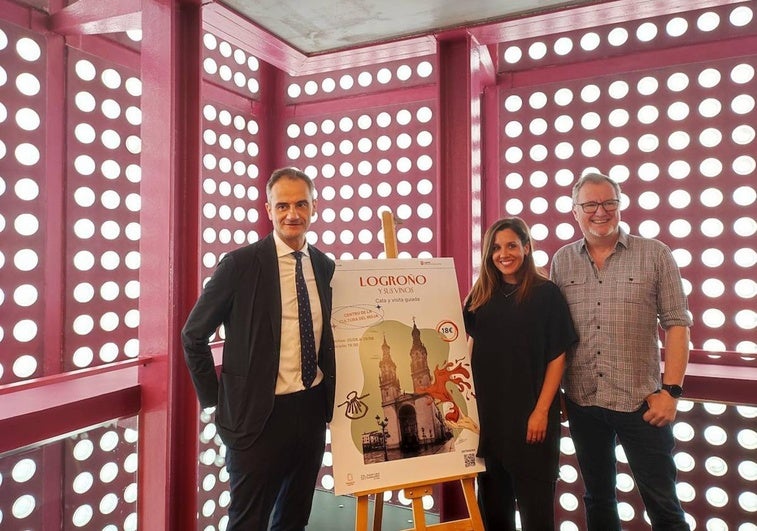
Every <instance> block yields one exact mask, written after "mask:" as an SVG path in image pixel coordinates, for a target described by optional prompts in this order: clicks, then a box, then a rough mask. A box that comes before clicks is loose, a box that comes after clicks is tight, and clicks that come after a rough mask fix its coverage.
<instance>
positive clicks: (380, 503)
mask: <svg viewBox="0 0 757 531" xmlns="http://www.w3.org/2000/svg"><path fill="white" fill-rule="evenodd" d="M383 517H384V493H383V492H377V493H375V494H374V495H373V531H381V519H382V518H383Z"/></svg>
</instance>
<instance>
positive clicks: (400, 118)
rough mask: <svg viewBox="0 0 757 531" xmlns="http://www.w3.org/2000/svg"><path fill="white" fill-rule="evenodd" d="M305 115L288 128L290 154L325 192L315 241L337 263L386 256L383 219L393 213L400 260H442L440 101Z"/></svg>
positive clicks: (312, 236) (311, 237) (313, 236)
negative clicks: (439, 256)
mask: <svg viewBox="0 0 757 531" xmlns="http://www.w3.org/2000/svg"><path fill="white" fill-rule="evenodd" d="M377 103H378V102H377ZM315 108H316V107H313V109H315ZM302 114H304V113H298V115H299V116H297V117H296V118H292V119H290V120H289V121H288V122H287V129H286V131H287V136H288V144H287V149H286V153H287V159H288V163H289V164H291V165H293V166H298V167H300V168H301V169H303V170H304V171H305V172H306V173H307V174H308V175H309V176H310V177H311V178H313V179H314V181H315V184H316V188H317V190H318V193H319V196H318V218H317V220H316V221H314V223H313V225H312V226H311V231H310V233H309V234H308V241H309V242H310V243H311V244H315V245H316V246H318V247H319V248H321V249H322V250H325V251H326V252H328V253H330V254H331V255H332V256H334V257H337V258H378V257H383V256H385V255H384V251H383V233H382V231H381V213H382V212H383V211H384V210H386V209H390V210H392V212H394V215H395V218H396V219H397V220H398V223H399V225H398V227H397V240H398V244H399V251H400V252H399V255H400V257H409V256H417V257H430V256H435V255H436V252H435V251H436V235H437V234H436V230H437V216H438V212H437V210H438V206H437V205H438V203H437V195H436V188H437V173H438V168H437V167H436V162H435V161H436V160H437V155H436V152H437V149H438V148H437V142H436V139H435V135H436V130H437V116H436V104H435V102H434V101H429V100H422V101H407V102H404V103H401V104H396V103H390V102H385V103H383V104H382V105H380V106H377V107H376V108H370V109H364V110H349V111H344V112H329V113H327V114H320V113H318V114H313V115H308V116H302Z"/></svg>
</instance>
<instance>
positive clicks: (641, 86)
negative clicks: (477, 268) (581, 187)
mask: <svg viewBox="0 0 757 531" xmlns="http://www.w3.org/2000/svg"><path fill="white" fill-rule="evenodd" d="M737 10H738V11H737ZM744 10H746V8H745V7H744V6H740V7H737V8H734V9H733V11H729V10H727V9H725V8H723V9H722V10H721V11H720V15H721V16H722V18H723V19H724V20H728V18H727V16H728V15H729V13H730V14H731V15H732V18H733V13H735V12H738V13H741V15H740V16H739V17H738V19H739V20H742V19H743V13H744V12H745V11H744ZM747 12H749V13H751V11H750V10H747ZM712 16H715V15H712ZM664 22H665V21H664V20H661V21H647V22H645V23H644V24H646V25H650V24H651V25H653V26H655V27H661V28H662V27H665V24H664ZM723 23H724V24H725V22H723ZM754 25H755V24H754V23H751V31H752V32H754V31H755V28H754ZM610 33H611V30H610ZM603 46H604V47H609V46H611V45H610V44H608V43H603ZM709 52H710V53H711V54H717V53H718V52H719V50H718V49H717V48H710V50H709ZM672 59H673V58H671V60H670V62H672ZM699 59H702V58H699V57H697V61H696V62H687V63H681V64H670V65H667V66H665V67H660V68H649V69H639V68H638V65H633V66H634V68H633V70H629V71H623V69H624V68H629V67H630V66H631V65H627V66H626V65H624V64H623V63H621V62H617V63H615V64H614V65H613V66H612V67H611V66H610V65H609V64H607V65H605V66H606V67H607V68H606V70H609V69H610V68H612V69H613V71H609V72H604V73H603V74H604V75H595V76H592V77H591V78H589V79H573V78H574V77H576V76H575V75H572V76H571V78H566V79H563V80H560V81H558V82H551V83H543V84H538V85H532V86H528V87H524V88H518V89H515V90H507V91H506V92H504V93H503V106H502V120H503V122H504V125H505V126H504V137H503V152H504V157H503V163H502V175H503V176H504V181H503V185H504V188H505V193H504V195H505V197H506V199H505V202H504V205H503V212H505V213H507V214H511V215H520V216H522V217H524V218H525V219H526V221H527V222H529V223H530V224H531V225H532V229H533V235H534V238H535V239H536V240H537V241H538V242H540V244H541V248H542V250H541V251H540V252H539V253H538V254H537V255H536V256H537V259H538V261H539V265H545V264H546V263H547V261H548V257H549V255H550V254H551V253H552V252H554V251H555V250H556V249H557V248H559V247H560V246H561V245H563V244H564V243H567V242H569V241H572V240H574V239H576V238H577V237H578V236H579V234H576V229H575V225H574V221H573V219H572V215H571V214H570V209H571V199H570V188H571V186H572V185H573V183H574V182H575V180H576V179H577V178H578V177H579V176H580V175H581V174H582V173H583V172H584V171H585V170H587V169H592V168H595V169H598V170H599V171H602V172H604V173H607V174H609V175H610V176H611V177H612V178H613V179H615V180H617V181H618V182H619V183H621V186H622V187H623V203H622V209H623V212H622V217H623V221H624V226H625V227H626V229H630V230H631V232H633V233H639V234H641V235H643V236H647V237H654V238H659V239H661V240H662V241H663V242H665V243H666V244H668V245H669V246H670V247H671V248H672V250H673V254H674V256H675V258H676V261H677V263H678V265H679V267H680V268H681V272H682V275H683V277H684V284H685V288H686V292H687V293H688V294H689V306H690V309H691V311H692V313H693V316H694V321H695V323H696V326H695V327H694V328H693V329H692V344H693V347H694V348H695V349H702V350H706V351H709V352H711V353H712V354H713V355H715V356H722V355H724V353H726V352H738V353H740V354H742V356H740V359H741V361H742V362H743V363H745V364H753V363H754V359H755V356H754V355H755V354H757V343H756V342H755V339H754V330H755V327H757V312H755V309H754V297H755V295H756V294H757V282H755V280H754V275H753V274H752V273H751V271H752V270H753V268H754V266H755V264H756V263H757V252H756V251H755V246H754V236H755V233H756V232H757V222H756V221H755V214H754V212H755V203H756V202H757V192H755V190H756V188H755V186H754V178H755V174H756V170H755V166H756V163H755V157H754V140H755V127H757V121H755V118H754V116H755V114H754V107H755V98H754V91H753V90H751V88H750V87H751V86H752V85H753V84H754V82H755V64H757V58H756V57H755V56H746V57H737V58H728V59H711V58H706V59H705V60H703V61H702V62H699ZM730 356H731V357H733V354H730Z"/></svg>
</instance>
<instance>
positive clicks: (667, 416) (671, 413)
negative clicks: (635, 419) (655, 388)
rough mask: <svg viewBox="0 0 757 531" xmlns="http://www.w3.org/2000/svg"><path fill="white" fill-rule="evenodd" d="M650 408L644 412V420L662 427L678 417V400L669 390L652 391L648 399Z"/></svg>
mask: <svg viewBox="0 0 757 531" xmlns="http://www.w3.org/2000/svg"><path fill="white" fill-rule="evenodd" d="M645 400H646V402H647V405H648V406H649V409H648V410H647V411H646V412H645V413H644V416H643V418H644V420H645V421H647V422H648V423H650V424H651V425H652V426H655V427H657V428H662V427H663V426H667V425H668V424H670V423H671V422H673V421H674V420H675V419H676V412H677V410H676V406H677V405H678V400H676V399H675V398H673V397H672V396H670V395H669V394H668V392H667V391H659V392H657V393H652V394H651V395H649V396H648V397H647V398H646V399H645Z"/></svg>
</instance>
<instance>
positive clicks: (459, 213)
mask: <svg viewBox="0 0 757 531" xmlns="http://www.w3.org/2000/svg"><path fill="white" fill-rule="evenodd" d="M473 46H474V45H473V43H472V41H471V39H470V37H467V36H463V37H462V38H458V39H454V40H448V41H441V42H440V43H439V109H440V116H439V139H440V143H439V151H438V157H439V167H440V171H439V190H438V193H439V202H440V206H441V212H439V216H438V218H437V223H438V227H439V230H438V234H439V254H438V256H448V257H452V258H454V259H455V270H456V271H457V282H458V287H459V290H460V295H461V299H462V297H464V296H465V294H466V293H467V292H468V289H470V284H469V283H470V279H471V278H472V277H473V275H472V271H471V264H472V263H473V243H472V238H471V219H472V212H471V208H472V204H473V192H474V190H480V189H481V166H480V162H479V163H478V166H477V167H476V168H473V166H472V156H473V155H472V154H473V153H474V152H475V153H477V154H478V159H479V161H480V153H481V144H480V139H481V135H480V120H481V116H480V109H481V93H480V91H479V90H476V89H478V88H479V87H475V86H474V84H475V80H474V79H473V76H472V72H471V70H472V67H473V65H472V64H471V63H472V61H471V59H472V47H473ZM476 66H478V65H476ZM474 90H475V92H474ZM475 109H478V110H479V113H478V114H477V115H475V116H474V113H473V111H474V110H475ZM474 135H475V136H474Z"/></svg>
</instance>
